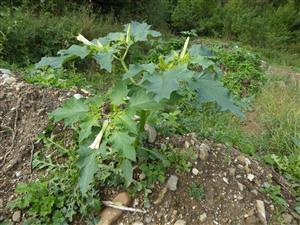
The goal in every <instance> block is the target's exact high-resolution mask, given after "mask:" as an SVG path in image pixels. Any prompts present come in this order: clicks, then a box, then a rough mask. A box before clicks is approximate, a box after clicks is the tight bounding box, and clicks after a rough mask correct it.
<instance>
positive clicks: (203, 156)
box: [199, 143, 210, 161]
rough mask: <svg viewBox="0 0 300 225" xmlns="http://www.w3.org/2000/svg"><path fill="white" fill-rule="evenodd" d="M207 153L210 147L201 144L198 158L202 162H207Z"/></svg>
mask: <svg viewBox="0 0 300 225" xmlns="http://www.w3.org/2000/svg"><path fill="white" fill-rule="evenodd" d="M209 151H210V147H209V146H208V145H207V144H205V143H202V144H201V145H200V149H199V158H200V159H201V160H203V161H205V160H207V158H208V153H209Z"/></svg>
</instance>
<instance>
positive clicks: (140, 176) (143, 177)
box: [139, 172, 146, 180]
mask: <svg viewBox="0 0 300 225" xmlns="http://www.w3.org/2000/svg"><path fill="white" fill-rule="evenodd" d="M145 178H146V175H145V174H144V173H143V172H142V173H140V175H139V180H144V179H145Z"/></svg>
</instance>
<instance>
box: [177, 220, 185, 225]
mask: <svg viewBox="0 0 300 225" xmlns="http://www.w3.org/2000/svg"><path fill="white" fill-rule="evenodd" d="M174 225H186V222H185V220H177V221H176V222H175V223H174Z"/></svg>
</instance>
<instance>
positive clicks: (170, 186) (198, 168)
mask: <svg viewBox="0 0 300 225" xmlns="http://www.w3.org/2000/svg"><path fill="white" fill-rule="evenodd" d="M73 94H74V93H72V92H70V91H64V90H58V89H48V88H43V87H39V86H33V85H29V84H26V83H24V82H22V81H21V80H20V79H18V78H15V77H13V76H11V75H10V74H9V73H8V71H2V72H0V166H1V170H0V224H1V222H2V221H3V220H5V219H8V218H9V219H10V221H11V222H12V224H22V222H21V221H22V218H23V216H24V212H21V211H10V210H8V209H6V208H5V206H6V204H7V203H8V202H9V201H11V200H12V199H13V198H14V197H15V195H14V188H15V186H16V184H17V183H18V182H26V181H29V180H31V179H35V176H36V175H35V173H34V171H32V170H31V161H32V155H33V153H34V151H35V149H36V148H39V146H36V145H35V143H34V140H35V138H36V137H37V135H38V134H39V133H40V132H41V131H42V130H43V129H44V128H45V126H46V125H47V124H48V122H49V121H48V117H47V112H50V111H52V110H53V109H55V108H56V107H57V106H58V105H59V104H60V103H61V102H62V101H63V100H64V99H66V98H67V97H68V96H71V95H73ZM160 142H163V143H171V144H172V145H173V146H175V147H176V148H177V149H178V151H188V149H193V150H194V154H195V155H196V156H197V157H196V158H195V160H194V161H192V162H191V163H192V167H191V169H190V171H189V172H182V173H179V174H178V173H175V170H172V169H171V170H169V172H168V174H167V178H168V179H167V182H166V183H165V184H163V185H162V184H155V185H154V186H153V187H152V188H151V190H152V193H151V194H150V205H151V206H150V208H149V209H146V211H145V212H143V213H141V212H126V213H123V215H122V216H121V217H120V218H119V219H118V221H117V222H116V223H115V224H119V225H142V224H145V225H146V224H149V225H184V224H186V225H198V224H207V225H238V224H245V225H255V224H273V225H284V224H285V225H297V224H300V219H299V217H300V216H299V215H298V214H296V213H295V212H294V211H293V210H291V209H292V208H293V207H289V208H290V209H287V210H284V211H281V210H279V209H278V207H277V206H276V204H274V202H272V200H271V199H270V197H269V196H267V195H266V194H265V193H263V192H261V189H262V188H264V187H269V186H270V185H280V187H281V189H282V190H283V195H284V197H285V198H286V199H287V203H288V204H289V206H293V205H294V204H295V199H294V197H293V195H292V193H291V192H290V186H289V184H288V182H287V181H286V180H285V179H284V178H283V177H281V176H280V175H278V174H277V173H276V172H275V171H273V170H272V169H271V168H268V167H266V166H265V165H263V164H262V163H261V162H259V161H258V160H256V159H254V158H251V157H248V156H245V155H243V154H241V153H240V152H239V151H238V150H237V149H234V148H232V147H226V146H224V145H222V144H217V143H214V142H212V141H209V140H205V141H200V140H198V139H197V138H196V136H195V134H187V135H185V136H175V137H171V138H167V139H163V140H160ZM140 177H141V176H140ZM192 183H196V184H200V185H201V186H202V187H203V190H202V192H201V193H200V195H201V196H200V197H199V195H198V197H199V199H198V198H196V197H195V196H194V197H193V195H191V193H190V191H189V190H191V186H192ZM120 191H122V190H120V189H116V190H111V189H107V188H105V189H104V190H101V192H102V196H103V197H102V199H104V200H111V199H112V198H113V197H115V196H116V195H117V194H118V193H119V192H120ZM198 194H199V193H198ZM129 206H130V207H134V208H136V209H143V195H142V194H141V195H139V196H134V197H132V199H131V204H130V205H129ZM143 210H144V209H143ZM115 219H117V218H115ZM76 224H83V223H81V222H77V223H76Z"/></svg>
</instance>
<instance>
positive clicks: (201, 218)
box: [199, 213, 207, 223]
mask: <svg viewBox="0 0 300 225" xmlns="http://www.w3.org/2000/svg"><path fill="white" fill-rule="evenodd" d="M199 219H200V222H201V223H203V222H204V221H205V220H206V219H207V214H206V213H203V214H201V215H200V218H199Z"/></svg>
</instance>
